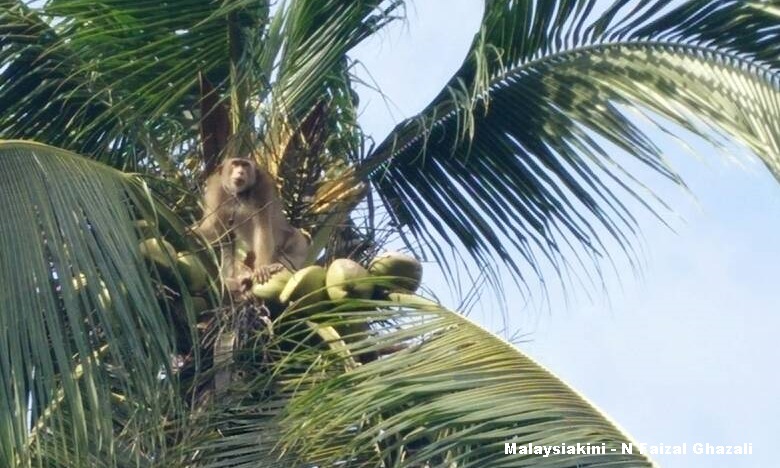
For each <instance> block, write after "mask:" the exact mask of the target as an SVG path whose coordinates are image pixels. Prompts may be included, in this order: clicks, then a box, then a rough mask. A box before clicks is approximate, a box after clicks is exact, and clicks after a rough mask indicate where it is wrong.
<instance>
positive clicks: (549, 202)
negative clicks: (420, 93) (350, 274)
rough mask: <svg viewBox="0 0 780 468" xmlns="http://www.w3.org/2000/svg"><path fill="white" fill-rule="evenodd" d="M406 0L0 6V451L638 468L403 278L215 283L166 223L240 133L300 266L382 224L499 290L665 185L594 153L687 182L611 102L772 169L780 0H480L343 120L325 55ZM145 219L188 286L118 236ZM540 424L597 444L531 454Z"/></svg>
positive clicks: (632, 457)
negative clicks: (370, 112) (365, 282)
mask: <svg viewBox="0 0 780 468" xmlns="http://www.w3.org/2000/svg"><path fill="white" fill-rule="evenodd" d="M405 4H406V2H404V1H403V0H384V1H382V0H376V1H374V0H359V1H356V0H350V1H345V0H286V1H283V2H280V3H279V4H270V3H269V2H267V1H265V0H223V1H220V2H216V1H212V2H205V1H201V0H168V1H160V2H138V1H129V0H105V1H102V2H98V3H95V2H84V1H83V0H47V1H43V2H31V1H24V0H2V1H0V33H1V34H0V204H2V206H4V207H7V208H6V210H5V212H6V215H5V221H4V224H2V226H1V227H0V250H1V251H2V252H3V255H2V256H0V272H2V276H0V279H2V281H3V283H4V288H3V289H2V290H0V304H2V305H1V306H0V307H1V308H0V409H2V411H0V463H5V464H6V465H8V466H28V465H29V466H32V465H45V466H103V465H107V466H139V465H141V466H315V465H317V466H326V465H329V464H332V463H340V464H346V465H350V466H351V465H355V466H410V467H411V466H491V467H492V466H495V467H499V466H556V467H557V466H561V467H563V466H566V467H568V466H630V467H637V466H650V464H651V463H650V461H649V460H648V459H647V458H646V457H645V456H643V455H641V454H638V453H633V454H631V453H623V452H622V451H621V450H620V448H621V444H622V443H628V442H629V441H630V439H629V438H628V436H626V435H625V434H624V433H623V432H621V430H620V429H618V428H617V426H616V425H615V424H614V423H612V422H611V421H609V420H608V419H607V418H606V416H604V415H603V414H602V413H600V412H599V411H598V410H597V409H595V408H594V407H593V406H592V405H591V404H589V403H588V402H587V401H585V399H584V398H583V397H581V396H580V395H578V394H577V393H576V392H574V391H573V390H571V389H570V388H569V387H567V386H566V385H565V384H563V383H562V382H560V381H559V380H558V379H557V378H556V377H555V376H553V375H552V374H551V373H550V372H549V371H547V370H545V369H543V368H542V367H541V366H539V365H538V364H536V363H535V362H533V361H532V360H530V359H529V358H527V357H526V356H524V355H523V354H521V353H520V352H519V351H517V350H516V349H515V348H513V347H511V346H510V345H508V344H507V343H505V342H503V341H502V340H500V339H498V338H497V337H495V336H493V335H492V334H490V333H488V332H486V331H484V330H482V329H481V328H479V327H478V326H476V325H475V324H473V323H471V322H470V321H468V320H467V319H465V318H464V317H462V316H460V315H458V314H455V313H453V312H450V311H447V310H445V309H444V308H442V307H441V306H440V305H438V304H436V303H435V302H432V301H429V300H427V299H424V298H422V297H420V296H416V295H412V294H408V293H391V294H389V295H386V296H383V297H381V298H373V299H359V298H350V299H345V300H330V301H329V300H324V301H321V302H316V303H315V302H311V301H309V302H307V301H305V300H299V301H297V302H293V303H292V304H291V305H289V306H288V307H286V308H280V309H279V310H277V311H276V313H272V314H270V316H269V315H267V314H264V313H265V312H267V311H268V310H270V306H268V307H266V304H265V303H263V304H262V305H261V306H257V307H255V306H246V304H234V303H225V302H224V301H222V300H221V299H220V297H219V288H220V284H219V275H217V274H216V263H217V262H216V258H217V257H216V256H215V255H216V254H215V252H214V250H212V249H210V248H208V247H206V246H204V245H202V244H201V243H200V242H199V241H198V240H197V239H196V238H195V237H194V236H192V235H190V234H189V233H188V229H187V226H188V225H190V224H192V223H193V222H194V221H195V220H196V219H197V218H198V217H199V215H200V208H199V207H198V199H199V193H200V190H201V189H200V186H201V185H202V182H203V179H204V177H205V176H207V175H208V174H209V173H210V172H211V171H213V169H214V167H215V166H216V165H217V164H218V163H219V160H220V158H222V157H224V156H225V154H238V155H252V157H255V158H256V159H257V161H258V162H259V163H260V164H262V165H263V167H264V168H265V169H266V170H267V171H268V172H269V173H270V175H271V176H272V178H273V179H274V181H275V182H276V185H277V188H278V190H279V193H280V195H281V197H282V200H283V203H284V208H285V213H286V215H287V217H288V218H289V219H290V222H291V223H292V224H293V225H294V226H296V227H298V228H302V229H304V230H306V231H307V232H309V233H310V234H311V237H312V241H313V245H314V247H315V249H314V251H315V253H316V254H317V255H316V256H317V257H318V258H316V259H315V258H311V259H310V261H312V262H314V261H318V262H320V263H326V264H327V263H329V262H330V261H331V260H333V259H334V258H340V257H350V258H353V259H355V260H357V261H359V262H361V263H363V264H367V263H368V262H369V261H370V260H371V258H373V257H374V256H376V255H377V253H378V252H379V251H381V250H382V249H383V247H385V246H386V245H387V244H388V242H389V241H391V240H397V239H401V240H402V241H403V242H405V243H406V245H407V247H408V248H409V249H410V250H412V251H413V252H415V253H416V254H417V255H418V256H424V257H427V258H431V259H432V260H435V261H436V262H438V263H439V264H440V265H442V266H443V267H444V269H445V271H448V270H449V269H450V268H452V267H453V266H454V264H456V263H457V262H460V261H466V262H469V264H476V265H478V266H479V267H480V269H481V270H482V273H483V274H484V275H485V276H484V278H485V279H486V280H487V281H489V283H490V284H491V285H493V286H494V287H495V288H498V289H500V288H501V287H502V281H501V276H502V273H503V272H504V271H505V270H506V271H509V272H510V276H511V278H512V279H513V280H514V281H515V282H516V283H517V284H519V285H521V287H522V285H524V284H526V282H527V281H528V278H531V277H534V276H537V277H539V278H541V273H540V272H541V271H542V269H544V268H548V267H549V266H552V267H553V268H554V269H555V271H557V272H559V273H560V275H561V276H564V275H565V272H566V271H567V270H568V269H569V268H570V265H573V264H577V263H580V264H583V265H585V268H586V269H587V268H588V267H587V265H588V264H591V265H595V269H596V271H598V268H599V265H600V262H602V261H603V260H601V259H603V258H608V257H609V256H610V253H611V252H610V251H608V250H607V249H606V248H605V245H608V243H607V239H610V242H616V243H617V245H618V246H619V248H620V249H622V250H623V251H625V252H626V253H628V254H629V256H630V255H631V251H632V240H633V233H634V232H635V231H636V229H637V226H636V222H635V220H634V217H633V214H632V212H631V211H630V210H629V209H628V208H627V207H626V204H625V203H624V201H623V199H624V197H633V198H635V199H637V200H639V201H640V203H642V204H644V205H646V206H647V207H648V208H649V209H651V210H652V209H654V207H657V206H663V205H658V204H657V203H654V202H653V201H652V200H648V194H650V197H652V194H651V192H649V191H648V190H647V189H646V188H645V187H644V186H643V185H642V184H641V183H640V182H639V181H637V180H636V179H635V178H634V177H633V176H632V174H631V173H630V172H629V171H628V170H627V169H626V167H627V165H626V164H625V163H621V161H620V160H619V158H614V157H612V155H611V154H610V153H611V151H613V150H617V151H620V152H622V153H625V157H626V158H632V157H633V158H635V159H636V160H638V161H639V162H640V163H641V164H643V165H645V166H647V167H649V168H650V169H652V170H653V171H656V172H657V173H659V174H661V175H662V176H664V177H666V178H668V179H670V180H672V181H674V182H675V183H679V184H682V181H681V180H680V178H679V177H678V176H677V175H676V174H675V172H674V171H673V170H672V169H671V168H670V167H669V165H668V164H667V163H666V161H665V160H664V158H663V156H662V154H661V152H660V150H659V149H658V148H657V147H656V145H654V144H653V142H652V141H651V139H650V138H649V137H648V136H647V135H646V134H645V133H643V129H642V128H639V127H637V125H636V124H635V123H634V122H633V121H632V120H631V119H630V118H629V117H628V116H627V113H628V112H630V111H635V110H638V111H640V112H643V113H645V114H646V115H648V116H649V117H650V120H652V121H653V122H654V123H655V124H657V125H658V126H660V127H662V128H665V129H667V130H670V131H673V130H674V129H677V128H683V129H685V130H687V131H691V132H694V133H695V134H698V135H700V136H702V137H704V138H708V139H714V138H716V137H717V136H726V137H728V138H731V139H733V140H735V141H738V142H741V143H742V144H744V145H746V146H747V147H748V148H750V149H751V150H752V151H753V152H755V153H756V154H757V155H758V156H759V157H760V158H761V159H762V161H763V162H764V164H765V165H766V167H767V168H768V169H769V170H770V171H772V173H773V174H774V175H775V176H776V177H777V176H780V140H779V139H778V138H779V135H780V89H779V87H780V37H778V36H779V35H780V27H778V24H779V23H778V11H777V8H776V7H775V6H774V5H773V4H772V3H771V2H761V1H746V0H740V1H737V0H718V1H712V0H687V1H683V2H675V3H674V4H673V5H669V2H666V1H647V2H629V1H626V0H615V1H613V2H609V4H607V5H605V6H604V7H603V8H602V5H601V4H600V2H597V1H596V0H581V1H579V0H578V1H569V0H561V1H557V2H552V1H550V2H534V1H530V0H523V1H520V0H485V5H484V14H483V17H482V21H481V24H480V28H479V30H478V31H475V35H474V39H473V41H472V43H471V45H470V47H469V50H468V51H465V58H464V61H463V63H462V65H461V66H460V68H459V69H458V70H457V71H456V72H455V73H454V75H453V76H452V78H451V79H450V80H449V81H448V82H447V83H446V85H445V87H444V88H443V89H442V90H441V92H440V93H439V94H438V95H437V96H436V97H435V98H434V99H433V100H432V101H431V102H430V103H429V104H428V105H427V106H426V107H425V108H423V109H422V110H421V111H420V112H419V113H418V114H417V115H415V116H414V117H412V118H409V119H406V120H404V121H403V122H401V123H399V124H398V125H397V126H396V127H395V128H394V129H393V130H392V131H391V132H390V134H389V135H386V136H383V135H365V134H364V132H363V131H362V129H361V128H360V125H359V124H358V120H357V116H358V111H359V102H358V95H357V94H356V92H355V84H356V77H355V74H354V70H353V67H354V63H352V62H351V60H350V59H349V55H348V53H349V51H350V50H352V49H353V48H354V47H355V46H356V45H358V44H360V43H361V42H362V41H364V40H365V39H366V38H369V37H371V36H373V35H375V34H376V33H377V32H379V31H381V30H382V28H384V27H385V26H386V25H387V24H389V23H391V22H393V21H396V20H398V19H400V18H402V17H403V12H404V8H405V6H406V5H405ZM372 142H375V144H373V143H372ZM144 239H145V240H144ZM163 240H164V241H165V243H168V244H169V245H170V247H171V249H172V252H173V253H176V252H179V253H180V254H182V253H184V252H185V251H186V252H190V253H191V254H192V255H193V256H194V257H193V258H196V260H197V262H200V263H201V264H202V265H201V266H202V267H203V268H202V270H203V271H206V272H207V273H208V278H207V279H204V280H203V281H202V283H203V284H202V285H199V287H195V286H194V280H193V277H192V276H191V275H192V270H190V269H188V267H186V265H185V263H186V261H184V260H181V258H175V257H173V256H169V255H167V254H165V253H164V252H163V251H162V250H161V252H162V253H161V255H162V256H158V257H155V258H151V256H150V255H149V254H148V251H146V254H145V255H144V250H143V248H140V249H139V247H138V246H139V241H142V242H147V241H148V242H151V243H154V242H157V243H158V244H159V245H168V244H164V243H163ZM142 245H146V246H147V247H148V246H149V245H151V244H142ZM450 252H456V253H455V254H452V253H450ZM150 259H151V260H153V261H149V260H150ZM586 259H590V260H592V262H591V263H588V262H587V261H585V260H586ZM183 262H184V263H183ZM206 283H208V285H206ZM225 347H227V349H229V352H228V353H221V352H220V350H224V349H225ZM387 350H392V351H391V352H386V353H385V352H384V351H387ZM226 356H227V357H226ZM226 371H227V372H228V373H229V375H230V379H228V380H229V384H228V387H227V388H225V389H219V388H217V389H216V390H215V388H214V381H215V380H216V379H215V376H219V375H224V374H221V373H223V372H226ZM512 443H514V444H516V445H515V448H517V447H518V446H519V447H523V448H521V449H520V451H519V453H518V454H514V455H509V454H506V453H505V450H508V448H507V447H509V445H510V444H512ZM564 443H565V444H567V445H572V444H576V443H581V444H591V445H592V446H601V445H602V444H604V446H605V447H608V450H607V452H606V453H589V454H588V455H587V456H583V455H582V454H580V453H576V452H574V453H571V452H570V451H567V450H566V449H563V448H562V450H561V451H562V452H563V453H561V454H559V455H558V456H556V457H549V458H548V457H540V456H539V455H538V453H534V451H533V446H534V445H535V446H556V447H563V444H564ZM528 444H532V445H528ZM613 448H615V449H616V451H615V452H612V451H611V449H613ZM527 449H530V452H531V453H524V452H523V450H527Z"/></svg>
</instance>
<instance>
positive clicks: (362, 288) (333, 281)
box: [325, 258, 374, 301]
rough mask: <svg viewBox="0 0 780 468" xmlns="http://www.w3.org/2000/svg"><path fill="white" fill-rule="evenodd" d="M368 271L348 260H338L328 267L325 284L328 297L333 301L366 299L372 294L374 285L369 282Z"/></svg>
mask: <svg viewBox="0 0 780 468" xmlns="http://www.w3.org/2000/svg"><path fill="white" fill-rule="evenodd" d="M368 277H369V274H368V270H366V269H365V268H363V266H362V265H360V264H359V263H358V262H355V261H353V260H350V259H348V258H339V259H336V260H334V261H333V263H331V264H330V267H328V273H327V276H326V278H325V283H326V285H327V286H328V296H330V298H331V299H333V300H334V301H337V300H341V299H344V298H347V297H352V298H360V299H368V298H370V297H371V296H372V295H373V294H374V283H372V282H371V281H370V280H369V281H366V278H368Z"/></svg>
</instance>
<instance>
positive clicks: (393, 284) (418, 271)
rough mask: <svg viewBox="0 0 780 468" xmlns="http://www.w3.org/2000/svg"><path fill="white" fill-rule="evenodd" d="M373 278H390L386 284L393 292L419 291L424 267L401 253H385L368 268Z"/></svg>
mask: <svg viewBox="0 0 780 468" xmlns="http://www.w3.org/2000/svg"><path fill="white" fill-rule="evenodd" d="M368 272H369V273H370V274H371V275H372V276H384V277H388V278H387V282H386V283H385V285H386V287H387V288H388V289H391V290H396V289H400V290H405V291H412V292H414V291H417V288H419V287H420V283H421V282H422V265H421V264H420V262H419V261H418V260H417V259H416V258H414V257H412V256H409V255H406V254H403V253H401V252H385V253H384V254H382V255H379V256H377V257H376V258H374V260H373V261H372V262H371V266H369V267H368Z"/></svg>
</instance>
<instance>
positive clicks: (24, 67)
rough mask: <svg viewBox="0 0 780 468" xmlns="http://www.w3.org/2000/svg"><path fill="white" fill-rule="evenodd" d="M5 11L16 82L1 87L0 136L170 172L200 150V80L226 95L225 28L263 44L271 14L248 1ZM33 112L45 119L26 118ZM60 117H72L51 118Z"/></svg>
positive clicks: (2, 61) (3, 62)
mask: <svg viewBox="0 0 780 468" xmlns="http://www.w3.org/2000/svg"><path fill="white" fill-rule="evenodd" d="M6 3H8V4H9V5H8V6H4V8H3V12H2V13H1V15H2V16H0V19H1V21H0V25H2V27H3V28H4V29H6V30H8V31H10V32H16V34H10V35H4V38H3V42H4V44H3V45H4V47H3V48H2V49H0V50H1V51H2V55H0V66H6V67H8V68H7V69H6V71H5V73H6V75H8V76H7V77H8V78H13V80H11V81H10V82H9V81H6V82H5V83H6V84H4V85H3V86H2V87H0V96H2V98H3V99H6V100H7V101H8V102H7V104H9V105H10V107H6V108H4V111H3V113H2V119H3V120H2V122H3V125H2V127H3V132H4V133H3V136H4V137H5V138H22V137H25V138H30V137H34V138H36V139H38V140H40V141H48V142H52V143H56V144H59V145H62V146H65V147H67V148H71V149H74V150H79V151H83V152H84V153H86V154H89V155H94V156H95V157H101V159H103V160H106V161H108V162H111V161H114V162H115V165H118V166H120V165H122V163H124V166H125V167H128V166H129V167H135V165H136V164H138V163H140V162H142V161H144V158H152V159H156V160H157V163H158V164H160V165H162V166H163V167H164V168H167V165H169V164H171V163H170V162H169V160H170V159H171V158H173V155H174V154H175V153H177V152H178V153H181V152H182V151H185V150H187V149H188V148H190V149H191V147H192V146H194V145H196V142H194V141H193V140H194V138H195V135H196V132H195V130H196V128H195V124H196V121H195V120H194V118H193V113H194V112H195V110H196V109H197V107H198V99H199V95H198V93H197V90H198V87H197V83H198V73H199V72H201V73H203V74H205V75H206V76H207V77H209V79H210V80H211V81H212V82H214V83H218V84H220V85H224V84H225V83H226V82H227V80H228V78H229V68H230V67H229V65H230V59H231V55H230V50H229V47H230V41H229V40H228V32H229V30H230V27H231V25H233V24H234V23H235V24H237V26H236V28H240V29H241V30H242V31H244V32H246V33H247V34H248V35H252V34H254V36H257V37H261V36H262V34H263V29H264V27H265V23H266V22H267V13H268V11H267V6H268V5H267V2H263V1H247V0H243V1H229V2H201V1H193V0H180V1H176V2H157V3H154V2H144V3H138V2H131V1H123V0H110V1H107V2H100V3H99V4H94V3H91V4H87V3H85V2H83V1H80V0H52V1H49V2H45V3H43V4H42V5H39V6H37V7H32V6H27V5H26V3H28V2H21V1H16V2H6ZM250 31H251V32H250ZM12 72H13V74H12V75H10V73H12ZM22 85H24V88H23V89H22V88H20V86H22ZM36 104H37V105H38V106H37V107H38V108H40V109H43V110H46V111H47V112H30V111H29V109H30V108H34V107H36ZM60 108H64V109H65V110H66V111H68V112H69V113H68V114H65V115H64V116H57V118H52V113H53V112H57V110H58V109H60ZM25 109H27V110H25ZM52 121H53V122H52ZM88 143H91V145H89V144H88ZM112 158H113V159H112ZM174 162H175V161H174ZM146 163H147V164H148V160H147V161H146Z"/></svg>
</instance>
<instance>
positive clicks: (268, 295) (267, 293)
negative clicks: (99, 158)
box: [252, 268, 293, 302]
mask: <svg viewBox="0 0 780 468" xmlns="http://www.w3.org/2000/svg"><path fill="white" fill-rule="evenodd" d="M292 276H293V273H292V272H291V271H290V270H288V269H287V268H285V269H283V270H280V271H278V272H276V273H274V274H273V275H271V277H270V278H268V281H266V282H265V283H255V285H254V286H252V294H254V295H255V296H256V297H257V298H259V299H263V300H265V301H271V302H280V301H279V296H280V295H281V294H282V291H283V290H284V287H285V286H286V285H287V282H288V281H289V280H290V278H292Z"/></svg>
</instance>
